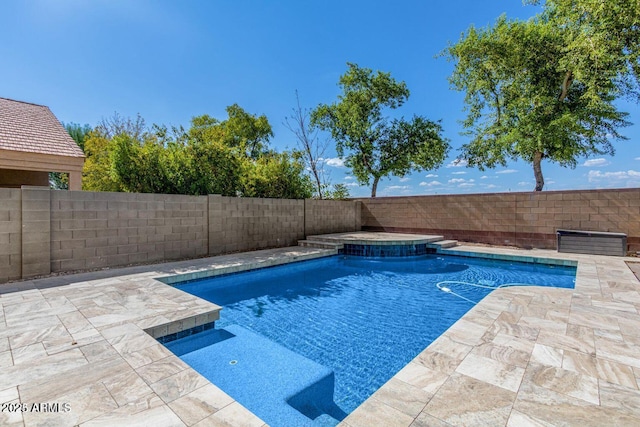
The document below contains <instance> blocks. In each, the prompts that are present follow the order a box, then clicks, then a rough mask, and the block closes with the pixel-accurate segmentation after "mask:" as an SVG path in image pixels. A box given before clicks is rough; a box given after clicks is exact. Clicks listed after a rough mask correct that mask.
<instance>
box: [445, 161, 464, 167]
mask: <svg viewBox="0 0 640 427" xmlns="http://www.w3.org/2000/svg"><path fill="white" fill-rule="evenodd" d="M464 166H467V161H466V160H464V159H455V160H453V161H452V162H450V163H449V164H448V165H447V167H448V168H461V167H464Z"/></svg>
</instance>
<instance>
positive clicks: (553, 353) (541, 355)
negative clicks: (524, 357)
mask: <svg viewBox="0 0 640 427" xmlns="http://www.w3.org/2000/svg"><path fill="white" fill-rule="evenodd" d="M563 354H564V350H563V349H561V348H560V349H559V348H554V347H550V346H546V345H544V344H537V343H536V345H535V346H534V348H533V352H532V353H531V359H530V362H534V363H538V364H540V365H546V366H553V367H556V368H560V367H562V356H563Z"/></svg>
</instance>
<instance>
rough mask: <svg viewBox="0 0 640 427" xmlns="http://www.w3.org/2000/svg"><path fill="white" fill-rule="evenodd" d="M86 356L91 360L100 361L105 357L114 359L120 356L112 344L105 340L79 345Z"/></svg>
mask: <svg viewBox="0 0 640 427" xmlns="http://www.w3.org/2000/svg"><path fill="white" fill-rule="evenodd" d="M78 348H79V349H80V351H81V352H82V354H84V357H86V358H87V360H88V361H89V362H98V361H100V360H105V359H114V358H116V357H118V352H117V351H115V349H114V348H113V347H111V344H109V343H108V342H107V341H105V340H100V341H96V342H94V343H90V344H87V345H80V346H79V347H78Z"/></svg>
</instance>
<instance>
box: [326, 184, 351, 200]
mask: <svg viewBox="0 0 640 427" xmlns="http://www.w3.org/2000/svg"><path fill="white" fill-rule="evenodd" d="M325 198H326V199H333V200H346V199H348V198H349V188H348V187H347V186H346V185H344V184H342V183H340V184H334V185H333V189H332V190H328V191H327V192H326V197H325Z"/></svg>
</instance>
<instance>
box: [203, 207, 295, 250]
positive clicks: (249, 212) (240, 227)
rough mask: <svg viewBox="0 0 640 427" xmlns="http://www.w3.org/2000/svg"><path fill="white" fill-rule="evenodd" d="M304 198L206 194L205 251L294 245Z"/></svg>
mask: <svg viewBox="0 0 640 427" xmlns="http://www.w3.org/2000/svg"><path fill="white" fill-rule="evenodd" d="M304 204H305V200H287V199H258V198H242V197H223V196H209V224H210V228H209V254H211V255H216V254H221V253H226V252H236V251H247V250H254V249H263V248H269V247H281V246H295V245H297V244H298V243H297V242H298V240H301V239H303V238H304V236H305V232H304V227H305V221H304Z"/></svg>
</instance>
